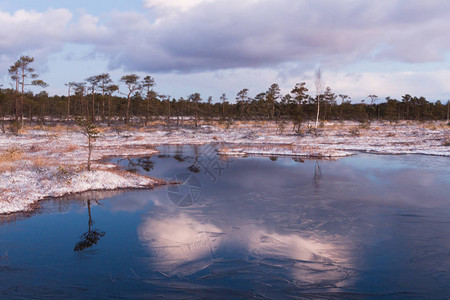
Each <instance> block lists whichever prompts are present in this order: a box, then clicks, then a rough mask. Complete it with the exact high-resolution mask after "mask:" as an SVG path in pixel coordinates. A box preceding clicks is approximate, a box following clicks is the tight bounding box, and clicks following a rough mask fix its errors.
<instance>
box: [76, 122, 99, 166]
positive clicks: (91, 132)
mask: <svg viewBox="0 0 450 300" xmlns="http://www.w3.org/2000/svg"><path fill="white" fill-rule="evenodd" d="M75 121H76V122H77V124H78V126H80V127H81V132H82V133H83V135H85V136H86V137H87V138H88V161H87V170H88V171H90V170H91V153H92V147H93V145H92V143H93V142H94V141H95V140H96V139H97V138H98V137H99V134H100V132H99V131H98V129H97V127H96V126H95V124H94V123H92V121H91V120H90V119H89V118H88V119H85V118H80V117H76V118H75Z"/></svg>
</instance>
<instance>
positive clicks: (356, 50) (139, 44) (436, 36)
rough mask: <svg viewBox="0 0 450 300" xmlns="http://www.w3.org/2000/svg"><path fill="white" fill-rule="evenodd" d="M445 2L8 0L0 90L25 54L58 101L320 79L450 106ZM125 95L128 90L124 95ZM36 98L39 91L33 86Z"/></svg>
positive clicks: (358, 96)
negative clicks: (73, 90) (125, 79)
mask: <svg viewBox="0 0 450 300" xmlns="http://www.w3.org/2000/svg"><path fill="white" fill-rule="evenodd" d="M448 28H450V1H448V0H427V1H424V0H378V1H373V0H126V1H125V0H89V1H87V0H78V1H72V0H71V1H69V0H39V1H36V0H0V84H2V85H3V88H5V87H10V84H11V80H10V79H9V76H8V68H9V66H11V65H12V64H13V63H14V62H15V61H16V60H17V59H18V58H19V57H20V56H21V55H28V56H32V57H34V58H35V62H34V63H33V67H34V68H35V69H36V71H37V72H38V73H39V75H40V78H41V79H43V80H44V81H46V82H47V83H48V84H49V86H48V87H47V88H46V91H47V92H48V93H49V94H51V95H54V94H58V95H63V94H67V88H66V87H65V86H64V84H65V83H67V82H70V81H75V82H81V81H83V80H84V79H86V78H87V77H89V76H92V75H98V74H101V73H109V74H111V77H112V78H113V79H114V80H115V81H118V80H119V79H120V77H121V76H123V75H126V74H132V73H134V74H138V75H139V76H141V78H142V77H145V76H147V75H150V76H152V77H153V78H154V79H155V83H156V86H155V88H154V89H155V90H156V91H157V92H158V93H160V94H163V95H170V96H172V97H175V98H179V97H184V98H186V97H188V96H189V95H190V94H192V93H195V92H199V93H200V94H201V95H202V98H203V99H207V98H208V97H209V96H212V97H213V100H214V101H218V100H219V97H220V95H221V94H222V93H226V94H227V97H228V99H229V100H230V101H231V102H233V101H234V100H235V98H236V94H237V93H238V92H239V91H240V90H242V89H244V88H247V89H249V95H250V96H255V95H256V94H258V93H261V92H265V91H267V89H268V88H269V87H270V85H272V84H273V83H278V84H279V86H280V88H281V91H282V93H283V94H286V93H289V92H290V91H291V90H292V88H293V87H294V86H295V84H296V83H299V82H306V86H307V87H308V88H309V94H311V95H315V93H316V91H315V87H314V84H313V76H314V71H315V70H316V69H318V68H320V70H321V72H322V75H323V81H324V84H325V86H329V87H330V88H331V89H332V91H333V92H335V93H336V94H346V95H349V96H350V97H351V98H352V101H353V102H359V101H361V100H363V99H366V98H367V96H368V95H371V94H375V95H377V96H378V97H379V98H380V101H381V99H384V98H385V97H387V96H389V97H391V98H396V99H401V96H402V95H404V94H411V95H413V96H424V97H426V98H427V99H428V100H431V101H435V100H441V101H445V102H446V101H447V100H448V99H450V38H449V37H450V35H449V30H448ZM122 89H123V90H124V92H125V87H122ZM36 91H37V90H36Z"/></svg>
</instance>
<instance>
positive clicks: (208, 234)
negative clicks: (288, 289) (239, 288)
mask: <svg viewBox="0 0 450 300" xmlns="http://www.w3.org/2000/svg"><path fill="white" fill-rule="evenodd" d="M222 221H223V220H222ZM224 225H226V226H223V227H219V226H218V224H215V223H214V222H205V221H203V222H202V221H200V220H196V219H194V218H193V217H192V216H190V215H187V214H186V213H183V212H180V213H178V214H176V215H173V214H170V215H168V216H165V217H162V216H161V213H160V212H158V214H157V215H148V216H147V218H146V219H145V220H144V222H143V223H142V224H141V225H140V226H139V229H138V233H139V239H140V240H141V242H142V243H143V244H144V245H145V246H146V247H147V248H148V250H149V252H150V253H151V259H150V260H149V262H150V264H151V266H152V268H155V269H156V270H158V271H160V272H163V273H164V274H167V275H168V276H175V275H176V276H181V277H184V276H187V275H192V274H196V273H199V272H201V271H204V270H206V271H207V272H208V276H209V277H215V276H217V275H218V274H217V272H218V271H219V269H221V270H220V271H221V272H220V276H225V275H231V274H235V273H236V272H243V271H245V272H257V273H258V272H262V273H264V272H265V270H266V269H274V270H277V271H278V272H285V275H284V276H285V277H286V274H290V275H289V276H287V278H291V279H290V280H291V281H292V280H294V281H295V282H296V283H297V284H299V283H300V282H302V283H303V284H305V285H306V284H319V283H320V284H324V283H325V282H329V283H331V282H338V281H342V280H345V279H347V278H348V276H349V274H350V272H349V271H348V270H346V269H345V268H344V267H342V266H339V265H338V264H337V263H336V261H334V259H335V257H336V255H337V252H336V251H334V250H335V246H334V245H333V243H332V242H330V243H327V242H326V239H325V237H322V239H321V240H315V239H313V238H305V237H300V236H298V235H296V234H280V233H277V232H272V231H270V230H268V229H266V228H264V227H258V226H255V225H245V224H234V226H230V225H231V224H224ZM240 225H241V226H240ZM224 260H226V261H234V262H235V263H234V264H231V265H229V266H227V268H226V273H227V274H224V273H223V272H225V269H223V267H224V266H223V265H221V263H222V262H223V261H224ZM237 262H239V263H237ZM335 263H336V264H335ZM266 279H267V280H272V279H271V275H270V274H266Z"/></svg>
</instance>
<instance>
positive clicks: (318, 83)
mask: <svg viewBox="0 0 450 300" xmlns="http://www.w3.org/2000/svg"><path fill="white" fill-rule="evenodd" d="M314 86H315V87H316V94H317V96H316V97H317V114H316V128H317V126H318V125H319V114H320V95H321V94H322V91H323V86H324V82H323V79H322V71H321V70H320V68H317V69H316V71H315V72H314Z"/></svg>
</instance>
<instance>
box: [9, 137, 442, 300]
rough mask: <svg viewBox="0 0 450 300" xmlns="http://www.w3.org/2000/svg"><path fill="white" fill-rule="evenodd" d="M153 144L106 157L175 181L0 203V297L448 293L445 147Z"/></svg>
mask: <svg viewBox="0 0 450 300" xmlns="http://www.w3.org/2000/svg"><path fill="white" fill-rule="evenodd" d="M161 153H162V155H160V156H154V157H151V158H139V159H131V160H127V159H116V161H117V162H119V163H120V164H121V165H122V166H123V167H124V168H127V169H129V170H130V171H134V172H144V173H147V174H150V175H151V176H155V177H161V178H167V179H173V178H174V179H176V180H178V181H180V182H182V183H183V184H182V185H179V186H170V187H162V188H158V189H155V190H152V191H143V190H140V191H129V192H109V193H92V194H86V195H82V196H80V197H77V198H70V199H62V200H49V201H44V202H42V203H41V207H40V208H39V209H38V210H37V211H35V212H34V213H33V214H31V215H20V214H18V215H10V216H0V218H1V224H0V298H16V297H18V298H42V297H55V298H97V297H98V298H108V297H111V298H140V297H142V298H152V297H157V296H162V297H168V298H191V297H192V298H202V297H203V298H211V297H214V298H249V297H257V298H277V299H278V298H287V297H288V298H289V297H292V298H311V299H317V298H325V299H326V298H351V299H368V298H373V299H377V298H404V299H411V298H418V299H421V298H435V299H447V298H448V297H450V284H449V283H450V201H449V199H450V197H449V195H450V174H449V171H448V169H449V165H450V164H449V162H450V159H449V158H445V157H431V156H416V155H412V156H408V155H407V156H379V155H378V156H376V155H369V154H358V155H356V156H353V157H348V158H344V159H340V160H337V161H314V160H304V161H303V160H297V161H295V160H293V159H291V158H275V157H272V158H256V157H249V158H238V159H230V160H228V161H227V160H221V159H220V158H218V157H217V156H216V155H215V152H214V151H213V148H212V147H209V146H207V147H197V148H196V147H191V146H183V147H181V146H179V147H175V146H172V147H162V148H161ZM102 197H106V198H103V199H102ZM89 216H90V217H89Z"/></svg>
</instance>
